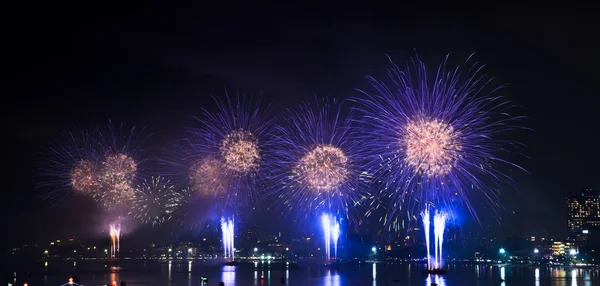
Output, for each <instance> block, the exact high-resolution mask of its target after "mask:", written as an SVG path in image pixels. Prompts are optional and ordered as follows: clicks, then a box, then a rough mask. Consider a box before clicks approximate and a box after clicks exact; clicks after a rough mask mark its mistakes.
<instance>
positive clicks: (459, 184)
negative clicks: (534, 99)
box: [355, 58, 523, 227]
mask: <svg viewBox="0 0 600 286" xmlns="http://www.w3.org/2000/svg"><path fill="white" fill-rule="evenodd" d="M469 59H470V58H469ZM446 61H447V58H446V60H444V62H443V63H442V64H441V65H440V66H439V67H438V69H437V71H436V72H435V73H434V74H428V70H427V69H426V66H425V64H424V63H423V62H422V61H421V60H419V59H418V58H416V59H413V60H412V61H411V62H409V63H408V64H407V65H406V69H405V70H402V69H401V68H400V67H398V66H396V65H393V67H392V68H390V69H388V70H387V75H388V80H387V81H382V80H378V79H375V78H373V77H368V80H369V81H370V83H371V85H372V87H373V88H374V90H373V92H367V91H362V94H363V96H362V97H359V98H355V102H356V103H357V110H358V111H359V112H360V113H361V115H362V116H361V120H360V121H361V124H362V130H363V132H362V135H363V137H364V139H365V142H366V143H367V144H365V146H364V148H366V149H368V150H370V154H371V156H370V157H369V163H368V164H367V165H366V166H367V170H368V172H369V173H371V174H374V175H375V176H376V177H377V178H378V180H379V182H380V183H381V186H382V187H381V189H382V191H381V194H380V195H381V196H382V197H388V196H389V197H391V199H392V200H391V205H390V206H389V208H388V213H387V215H386V216H385V223H386V224H387V225H388V226H395V227H398V225H399V224H400V221H399V216H400V214H401V213H406V214H408V218H409V219H410V218H411V217H413V216H414V214H415V212H416V210H414V209H413V208H414V206H415V205H416V204H417V203H418V204H419V205H420V206H424V205H425V204H430V203H431V204H435V205H453V204H464V205H465V206H467V207H468V209H469V210H470V211H471V213H472V214H475V211H474V208H473V206H472V204H471V203H470V198H471V196H472V195H482V196H483V197H484V198H485V199H486V200H487V201H488V202H493V203H494V204H495V203H496V198H497V194H496V191H495V190H496V189H499V186H500V183H502V182H511V178H510V177H509V176H507V175H506V174H505V173H503V172H502V171H500V169H499V168H497V167H498V165H509V166H511V167H516V168H519V169H521V168H520V167H519V166H517V165H515V164H513V163H511V162H510V161H509V160H508V159H506V155H507V153H510V152H513V151H515V149H516V147H518V146H519V144H517V143H516V142H512V141H509V140H505V139H502V138H501V136H502V134H503V133H506V132H507V131H510V130H514V129H516V128H521V127H520V126H519V122H520V121H521V120H522V119H523V117H522V116H515V115H513V114H512V113H511V112H512V111H513V110H514V109H515V107H516V106H515V105H514V104H512V103H510V102H509V101H507V100H506V99H504V98H503V97H501V96H496V95H494V93H495V92H496V91H497V90H498V88H500V87H493V86H492V78H489V77H486V76H485V75H483V74H482V72H481V69H482V68H483V66H481V65H478V64H476V63H475V64H473V65H470V64H469V60H467V62H466V65H467V67H468V68H467V69H466V70H463V69H461V68H458V67H457V68H455V69H447V65H446ZM503 156H504V157H503ZM490 183H491V184H490ZM381 201H382V200H374V205H373V206H372V207H374V208H377V207H378V205H379V204H380V202H381ZM403 211H405V212H403Z"/></svg>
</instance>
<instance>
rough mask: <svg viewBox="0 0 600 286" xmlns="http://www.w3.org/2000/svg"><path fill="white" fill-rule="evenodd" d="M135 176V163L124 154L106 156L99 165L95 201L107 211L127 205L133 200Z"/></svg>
mask: <svg viewBox="0 0 600 286" xmlns="http://www.w3.org/2000/svg"><path fill="white" fill-rule="evenodd" d="M136 174H137V163H136V162H135V161H134V160H133V158H131V157H129V156H128V155H125V154H114V155H108V156H107V157H106V158H105V159H104V161H102V165H101V171H100V176H99V178H98V180H99V182H100V191H99V192H97V193H96V194H95V197H96V199H97V201H98V202H99V203H101V204H102V205H103V206H104V207H105V208H107V209H112V208H114V207H115V206H119V205H124V204H127V203H129V202H130V200H131V199H133V193H134V187H133V183H134V180H135V177H136Z"/></svg>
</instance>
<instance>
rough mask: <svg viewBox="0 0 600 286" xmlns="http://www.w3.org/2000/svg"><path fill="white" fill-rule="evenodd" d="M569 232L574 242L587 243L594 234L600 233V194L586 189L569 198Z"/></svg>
mask: <svg viewBox="0 0 600 286" xmlns="http://www.w3.org/2000/svg"><path fill="white" fill-rule="evenodd" d="M567 208H568V218H567V221H568V230H569V236H570V237H571V239H572V240H574V241H576V242H578V243H585V242H586V241H587V238H588V237H589V236H590V234H592V233H596V232H599V233H600V192H598V191H592V190H591V189H585V190H583V191H582V192H580V193H577V194H574V195H571V196H569V197H567Z"/></svg>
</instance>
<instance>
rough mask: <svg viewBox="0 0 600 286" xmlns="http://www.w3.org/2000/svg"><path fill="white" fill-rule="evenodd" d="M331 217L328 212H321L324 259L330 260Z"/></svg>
mask: <svg viewBox="0 0 600 286" xmlns="http://www.w3.org/2000/svg"><path fill="white" fill-rule="evenodd" d="M332 219H333V218H332V217H331V215H330V214H323V215H322V216H321V224H322V225H323V234H324V238H325V260H326V261H330V260H331V250H330V249H331V220H332Z"/></svg>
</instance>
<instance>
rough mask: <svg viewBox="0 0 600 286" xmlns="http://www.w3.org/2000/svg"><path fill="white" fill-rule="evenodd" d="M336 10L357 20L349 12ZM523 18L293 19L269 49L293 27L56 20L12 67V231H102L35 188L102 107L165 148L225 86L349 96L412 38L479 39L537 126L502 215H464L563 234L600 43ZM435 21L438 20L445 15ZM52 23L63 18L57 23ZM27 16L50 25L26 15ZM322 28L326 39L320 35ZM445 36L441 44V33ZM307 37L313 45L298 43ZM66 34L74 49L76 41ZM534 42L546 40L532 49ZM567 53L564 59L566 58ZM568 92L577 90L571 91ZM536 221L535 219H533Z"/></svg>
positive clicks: (287, 97)
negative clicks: (32, 51)
mask: <svg viewBox="0 0 600 286" xmlns="http://www.w3.org/2000/svg"><path fill="white" fill-rule="evenodd" d="M170 9H171V10H169V9H166V11H165V12H164V13H166V17H173V15H172V14H170V13H173V14H176V13H175V12H177V13H183V10H180V9H181V8H176V7H170ZM490 13H491V12H490ZM184 14H185V13H184ZM296 16H298V15H296ZM136 17H139V19H140V20H141V21H142V22H144V21H149V19H147V18H145V16H143V15H137V16H136ZM340 17H341V19H340V20H345V21H348V22H350V20H351V19H352V18H351V17H347V18H346V17H342V16H340ZM538 17H542V16H538ZM171 19H172V18H171ZM271 19H274V18H271ZM517 19H518V21H517V23H513V24H509V23H507V22H506V21H504V20H501V19H500V20H498V19H497V20H495V21H501V23H502V25H500V26H501V29H500V30H499V31H495V32H494V28H495V27H496V26H497V25H496V24H497V23H496V22H494V20H489V22H487V25H483V27H481V28H479V27H475V26H469V25H467V26H466V27H464V28H462V29H459V28H458V26H457V30H456V31H454V32H452V33H451V35H445V33H442V32H438V33H436V34H435V36H436V38H438V39H437V40H436V39H420V40H419V39H416V36H417V35H419V34H423V33H426V32H428V31H430V29H429V28H428V27H418V28H417V30H416V31H413V32H408V31H403V32H401V33H399V34H398V35H395V33H393V32H385V33H382V35H377V34H375V33H370V32H368V30H369V27H370V28H372V29H376V28H377V27H378V26H377V25H375V24H373V23H368V24H369V25H367V26H366V27H365V28H352V27H350V28H339V29H340V30H339V31H338V30H336V29H338V28H331V30H329V31H327V32H325V31H321V32H320V33H321V34H320V35H311V32H310V31H313V30H319V29H314V28H310V27H301V26H299V25H295V24H293V23H291V22H287V23H284V24H285V25H284V26H285V27H287V28H289V30H290V31H292V35H293V36H294V37H291V38H290V39H286V40H281V41H280V42H266V43H264V45H265V46H266V47H267V48H260V45H261V44H263V43H262V41H261V40H259V39H260V37H258V36H260V35H263V36H266V35H285V34H286V33H284V32H282V31H276V30H266V29H264V28H262V26H261V25H258V24H256V26H252V27H251V28H250V30H251V31H253V32H252V34H253V35H255V36H257V37H256V39H254V38H253V37H251V36H244V35H243V34H244V33H240V32H236V31H233V32H232V34H231V35H229V36H227V37H223V36H220V35H218V34H220V33H219V32H217V33H216V34H215V32H214V31H213V32H211V31H209V30H207V29H205V28H203V27H201V26H195V27H193V28H191V30H189V31H183V30H179V29H178V27H177V26H167V27H166V29H167V30H168V31H177V33H173V34H172V35H169V36H170V38H169V39H170V41H168V42H167V43H157V42H156V40H155V39H154V37H146V36H144V34H143V33H137V32H136V31H138V30H137V29H140V30H141V31H148V32H150V31H153V30H151V29H150V28H146V27H138V26H136V25H132V24H128V25H124V29H122V31H121V33H122V34H121V35H123V36H124V37H123V38H127V40H123V39H121V40H115V39H114V38H113V37H114V36H112V34H110V33H109V31H110V29H109V28H108V27H105V26H103V25H100V24H97V23H91V22H89V23H88V25H90V27H93V28H95V29H98V31H99V33H98V35H99V38H98V39H96V38H94V37H91V36H90V35H86V34H85V33H81V34H79V33H80V32H76V33H75V34H74V35H71V34H69V33H68V32H66V31H60V29H58V30H59V32H58V35H57V36H56V37H57V38H56V39H58V40H56V42H58V43H59V44H58V46H57V47H50V44H48V45H47V46H44V48H42V49H41V50H40V51H38V52H39V54H38V55H35V56H34V57H32V58H30V59H26V60H25V64H23V66H16V67H15V71H17V72H16V73H15V78H14V80H12V82H11V83H10V85H9V89H10V90H11V91H12V93H14V96H13V97H12V98H11V101H10V103H14V107H15V108H11V112H9V113H7V115H8V117H9V118H12V119H14V121H16V123H15V124H10V126H9V132H8V137H9V138H10V141H11V142H10V146H9V148H7V150H10V151H11V152H9V153H10V154H9V156H8V158H9V159H8V160H9V163H8V164H9V166H13V167H12V168H10V169H11V170H10V171H9V172H8V173H6V175H7V176H8V177H10V178H11V180H10V181H9V185H8V189H9V190H11V191H7V192H4V193H3V199H2V201H3V204H4V205H3V206H4V207H3V208H2V209H3V213H4V217H7V218H10V219H8V220H7V222H6V225H7V227H8V229H11V230H13V233H15V234H14V235H13V236H11V237H10V239H11V240H15V241H20V240H26V239H28V238H30V237H32V236H35V235H38V234H39V235H48V236H56V235H57V234H58V233H64V232H71V231H73V232H77V231H81V232H83V233H84V234H85V233H87V234H88V235H91V236H94V235H97V230H98V229H99V228H101V227H102V228H105V227H106V224H107V223H108V222H106V221H104V218H103V217H101V216H99V215H98V214H97V213H95V212H93V211H89V210H94V207H93V206H92V204H91V203H90V202H87V201H86V200H85V199H83V198H79V197H76V198H73V201H72V202H70V203H69V204H67V205H62V206H61V207H50V206H48V205H47V204H45V203H44V202H43V201H40V200H38V198H39V195H40V190H39V189H36V188H35V184H36V182H37V180H38V179H37V177H36V176H35V174H36V171H35V169H36V168H37V166H36V163H37V161H38V159H39V153H40V152H41V151H42V149H43V147H44V146H45V144H46V142H48V141H49V140H52V138H53V137H54V136H55V134H58V133H60V132H62V131H64V130H65V129H68V128H71V127H75V128H78V129H82V128H87V127H88V126H90V125H96V124H99V123H103V122H105V121H106V119H107V118H111V119H114V120H123V121H127V122H129V123H132V124H135V125H136V126H139V127H145V130H146V131H148V133H150V134H153V136H152V137H151V138H150V139H149V147H148V149H150V150H152V152H154V154H158V153H160V148H159V147H160V146H162V145H166V144H170V142H173V141H174V140H176V139H177V138H180V137H181V136H180V135H181V132H182V129H183V128H182V127H184V126H186V125H188V122H190V118H191V116H193V115H195V114H197V113H198V112H199V111H200V109H201V108H210V107H212V106H213V104H212V103H211V101H210V100H209V99H208V96H209V95H211V94H214V95H219V94H222V91H223V90H224V89H225V88H228V89H229V90H236V89H240V90H244V91H249V92H254V93H258V92H259V91H260V90H264V92H265V98H267V99H271V100H270V101H272V102H275V103H276V104H279V105H280V106H279V107H278V108H280V109H284V108H293V107H295V106H296V105H297V104H298V103H299V102H301V101H308V100H310V99H311V98H312V97H313V96H314V95H315V94H316V95H317V96H327V97H336V98H340V99H347V98H350V97H352V96H354V95H356V92H355V91H354V90H353V89H355V88H364V87H365V86H366V84H365V82H364V80H363V77H364V76H365V75H367V74H378V73H380V72H381V70H382V69H383V68H385V60H386V59H385V54H390V56H391V57H392V58H394V59H397V60H398V61H399V62H404V61H405V60H407V59H408V58H409V57H410V56H411V55H412V54H413V52H414V51H413V49H416V50H417V53H418V54H419V55H420V56H421V58H422V59H423V60H424V61H426V62H427V63H430V64H432V65H434V64H436V63H438V62H439V60H440V59H442V58H443V57H444V56H445V55H446V54H448V53H450V54H451V55H452V57H451V58H456V59H457V60H462V59H464V58H465V57H466V56H467V55H469V54H470V53H472V52H475V53H476V58H477V59H478V60H479V61H481V62H482V63H484V64H488V70H487V72H488V73H489V74H491V75H494V76H497V77H498V78H499V80H500V82H502V83H507V84H509V86H508V87H507V88H505V89H504V91H503V95H506V96H507V97H508V98H509V99H510V100H512V101H514V102H515V103H516V104H518V105H520V106H523V109H524V114H526V115H527V116H528V117H529V119H528V120H527V121H526V122H525V126H526V127H528V128H531V129H533V131H532V132H516V133H515V134H514V135H513V136H514V138H515V140H517V141H519V142H521V143H523V144H525V145H526V146H527V147H526V148H525V150H523V151H522V152H523V153H525V154H526V155H527V156H528V157H530V159H525V158H518V159H517V160H518V161H519V162H518V163H519V164H520V165H522V166H523V167H524V168H525V169H527V170H529V171H530V172H531V175H527V174H517V173H516V172H515V173H511V175H512V174H514V180H515V181H516V182H517V183H518V190H513V189H509V188H507V189H506V190H505V192H504V193H503V195H502V196H501V197H500V201H501V204H502V205H503V206H504V207H503V208H502V209H501V210H500V211H499V214H498V215H495V214H492V213H491V211H486V210H485V209H484V210H479V211H478V212H479V213H481V225H478V223H477V222H476V221H474V220H472V219H469V218H467V217H466V216H464V217H463V218H462V219H464V221H465V223H466V224H467V225H469V228H470V229H472V230H478V229H479V230H480V231H481V232H482V233H490V234H494V233H503V232H506V233H507V235H509V234H521V235H526V232H527V231H531V232H536V233H548V236H560V235H561V233H563V234H564V233H566V230H565V227H564V225H566V223H565V224H563V223H562V221H566V219H565V218H566V217H567V216H566V211H567V210H566V209H564V207H562V206H564V198H565V197H566V196H567V195H568V193H570V192H572V191H576V190H579V189H583V188H597V182H596V180H597V176H596V174H594V172H593V169H594V168H593V166H594V162H596V161H597V160H598V159H599V158H598V157H599V153H598V151H597V150H596V148H595V146H594V144H593V142H589V141H593V140H588V138H585V136H582V134H586V133H585V131H586V130H594V127H595V125H594V123H593V122H594V120H593V119H594V117H593V116H592V114H594V108H593V106H597V104H594V103H597V99H596V97H594V96H592V95H593V94H594V92H595V91H596V92H597V89H595V88H597V86H595V85H594V84H595V83H594V82H593V78H594V77H593V76H592V75H593V73H594V72H595V71H594V69H593V68H592V67H593V66H594V65H593V64H592V63H593V60H589V59H587V58H586V61H581V60H579V59H582V58H583V57H584V56H589V57H590V58H591V59H597V56H596V57H591V53H590V54H585V53H583V54H579V53H575V52H573V51H575V50H577V51H579V50H578V49H576V47H579V45H581V44H582V43H581V42H576V43H575V44H573V45H574V46H575V47H573V46H571V45H566V44H565V43H566V39H567V38H565V37H563V35H562V34H560V33H556V34H553V33H550V34H549V35H548V37H549V39H550V42H552V43H554V44H550V45H548V47H546V44H544V43H541V42H538V41H534V40H528V39H525V38H526V33H525V32H520V26H519V25H518V24H519V23H529V24H531V25H535V21H534V20H526V19H525V18H519V17H517ZM274 20H275V19H274ZM276 20H277V21H281V22H282V23H283V22H285V21H284V20H283V19H276ZM546 20H548V19H546ZM438 21H439V22H438V24H440V25H441V24H443V21H442V20H438ZM52 25H55V26H52ZM52 25H50V26H51V27H61V24H60V23H53V24H52ZM402 25H403V22H397V23H396V26H395V28H393V29H397V30H399V31H402V29H401V26H402ZM564 25H565V26H567V24H564ZM391 27H394V26H391ZM538 27H540V26H538ZM214 28H215V29H217V30H220V31H222V32H226V31H227V32H229V31H230V30H231V28H230V27H227V26H217V27H214ZM541 28H544V26H543V25H542V26H541ZM23 29H24V30H25V31H29V32H34V34H35V33H41V32H39V31H38V32H35V29H34V28H33V27H31V26H26V27H24V28H23ZM45 29H50V28H49V27H47V28H45ZM146 29H149V30H146ZM234 30H235V29H234ZM354 32H356V33H357V34H359V35H364V36H365V39H364V40H358V39H357V38H359V37H351V36H348V35H345V34H353V33H354ZM470 33H475V34H476V35H477V36H478V37H477V38H478V39H472V38H470V37H468V36H467V35H469V34H470ZM166 34H169V32H166ZM194 34H201V35H206V37H207V38H208V39H212V40H211V41H210V42H222V43H223V44H222V46H219V45H217V46H215V47H205V45H203V42H202V41H199V40H198V41H196V42H194V43H188V42H186V41H185V40H184V39H185V38H187V37H189V36H190V35H194ZM330 34H333V35H337V37H334V36H332V35H330ZM513 34H514V35H516V36H514V37H515V38H517V39H515V38H513V36H512V35H513ZM15 37H16V38H19V37H20V36H15ZM237 37H239V38H242V39H244V40H243V42H244V45H236V44H237V43H238V38H237ZM444 37H456V38H459V39H461V40H460V41H458V40H457V41H455V42H454V43H451V44H448V43H447V41H443V40H442V39H443V38H444ZM403 39H412V40H411V41H404V40H403ZM28 41H31V40H28ZM315 41H321V42H322V43H321V44H314V43H313V42H315ZM582 41H583V40H582ZM48 42H49V43H50V42H53V41H48ZM106 42H113V43H116V44H114V45H112V44H107V43H106ZM442 42H444V43H446V44H444V45H440V43H442ZM302 43H305V44H304V45H299V44H302ZM69 45H74V47H78V48H75V49H71V48H67V47H70V46H69ZM87 45H91V46H95V47H97V48H98V50H103V51H102V52H96V53H92V54H87V53H85V52H82V51H81V49H80V48H82V47H85V46H87ZM148 46H151V47H153V48H151V49H148V50H147V54H145V55H144V54H143V53H138V52H136V51H142V50H145V49H144V48H145V47H148ZM432 46H436V48H432ZM550 46H551V47H550ZM557 47H560V48H557ZM563 49H565V50H567V51H571V52H564V50H563ZM65 50H69V51H70V52H65ZM325 51H327V52H325ZM536 51H537V52H538V53H534V52H536ZM539 51H544V52H546V53H549V54H550V55H549V56H548V55H540V54H543V53H539ZM211 54H214V55H218V56H215V58H214V59H210V57H207V56H206V55H211ZM532 54H533V55H532ZM563 56H564V57H568V58H567V59H563V58H562V57H563ZM146 57H147V58H146ZM556 58H558V60H556ZM40 59H49V60H47V61H46V60H40ZM258 59H260V61H259V60H258ZM569 59H570V60H569ZM90 60H91V61H90ZM117 67H121V68H117ZM548 67H552V68H551V69H550V68H548ZM550 70H552V72H549V71H550ZM567 91H568V96H567V95H565V94H566V93H567ZM586 94H587V95H586ZM571 97H574V98H571ZM23 110H26V111H25V112H24V111H23ZM90 114H95V115H93V116H90ZM157 147H158V148H157ZM561 156H562V157H561ZM564 157H566V158H564ZM564 169H566V170H564ZM579 184H581V186H579ZM540 202H542V203H540ZM266 208H268V206H262V207H261V208H259V212H261V213H259V214H256V215H254V217H249V218H248V220H254V221H256V222H260V221H264V220H265V219H266V218H269V217H273V216H274V215H277V213H278V212H277V211H275V210H268V211H267V210H266ZM556 210H559V211H556ZM74 214H77V215H74ZM15 218H16V220H15ZM497 218H500V219H501V220H502V223H501V224H498V223H496V222H495V220H496V219H497ZM556 221H561V223H559V224H558V225H559V226H556V223H553V222H556ZM277 224H279V225H286V224H287V221H286V219H285V218H283V219H280V220H279V221H278V222H277ZM369 225H370V227H373V228H376V227H377V223H376V222H372V221H371V222H369ZM534 226H535V227H536V229H531V228H532V227H534ZM274 227H277V226H274ZM85 228H87V229H85ZM77 235H80V234H77Z"/></svg>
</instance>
